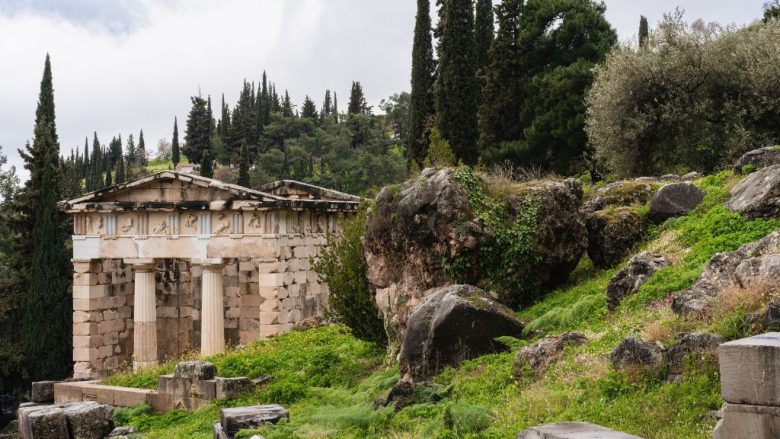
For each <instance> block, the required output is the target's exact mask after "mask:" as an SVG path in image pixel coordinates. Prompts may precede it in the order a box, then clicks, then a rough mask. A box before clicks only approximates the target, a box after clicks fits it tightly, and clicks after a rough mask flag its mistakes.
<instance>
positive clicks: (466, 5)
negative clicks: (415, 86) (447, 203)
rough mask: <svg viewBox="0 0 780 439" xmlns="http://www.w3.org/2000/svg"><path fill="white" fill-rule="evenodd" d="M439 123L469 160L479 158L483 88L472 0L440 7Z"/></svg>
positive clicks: (460, 156)
mask: <svg viewBox="0 0 780 439" xmlns="http://www.w3.org/2000/svg"><path fill="white" fill-rule="evenodd" d="M439 26H440V29H439V35H440V38H439V49H438V53H439V74H438V77H437V78H436V127H437V128H438V129H439V131H440V132H441V134H442V136H443V137H444V138H445V139H446V140H448V141H449V142H450V145H452V149H453V152H454V153H455V156H456V157H457V158H458V159H460V160H463V162H464V163H466V164H474V163H476V162H477V156H478V154H477V137H478V135H479V133H478V130H477V109H478V105H479V104H478V100H479V89H478V83H477V59H476V48H475V41H474V8H473V3H472V0H447V1H444V2H443V4H442V5H441V6H440V9H439Z"/></svg>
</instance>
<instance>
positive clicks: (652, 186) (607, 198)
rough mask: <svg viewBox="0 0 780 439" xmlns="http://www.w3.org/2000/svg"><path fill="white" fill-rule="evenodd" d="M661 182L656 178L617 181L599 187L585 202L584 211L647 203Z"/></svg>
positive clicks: (589, 211) (590, 211)
mask: <svg viewBox="0 0 780 439" xmlns="http://www.w3.org/2000/svg"><path fill="white" fill-rule="evenodd" d="M660 184H661V183H660V182H659V181H658V180H656V179H654V178H647V177H643V178H638V179H636V180H625V181H616V182H614V183H610V184H608V185H605V186H604V187H602V188H599V189H597V190H596V191H595V192H594V193H593V194H592V195H591V197H590V199H589V200H588V201H586V202H585V204H584V206H583V211H585V212H586V213H592V212H595V211H597V210H602V209H606V208H607V207H610V206H612V207H620V206H634V205H641V204H646V203H647V202H648V201H649V200H650V198H651V197H652V196H653V194H654V193H655V191H656V190H657V189H658V186H659V185H660Z"/></svg>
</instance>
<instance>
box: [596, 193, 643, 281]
mask: <svg viewBox="0 0 780 439" xmlns="http://www.w3.org/2000/svg"><path fill="white" fill-rule="evenodd" d="M585 226H586V227H587V230H588V256H590V259H591V261H593V265H595V266H596V267H612V266H614V265H615V264H617V263H618V262H620V261H621V260H623V258H625V257H626V256H628V254H629V253H630V252H631V248H632V247H633V246H634V244H636V242H637V241H639V240H640V239H642V236H644V234H645V225H644V221H642V218H641V217H640V216H639V214H638V213H636V211H634V210H633V209H631V208H630V207H618V208H608V209H604V210H599V211H596V212H593V213H590V214H588V215H587V216H586V217H585Z"/></svg>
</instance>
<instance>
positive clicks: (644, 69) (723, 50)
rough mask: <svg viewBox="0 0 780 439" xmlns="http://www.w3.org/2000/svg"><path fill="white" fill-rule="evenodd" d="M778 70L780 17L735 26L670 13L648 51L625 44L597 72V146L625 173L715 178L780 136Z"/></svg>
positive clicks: (591, 108) (593, 113)
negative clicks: (697, 172) (688, 173)
mask: <svg viewBox="0 0 780 439" xmlns="http://www.w3.org/2000/svg"><path fill="white" fill-rule="evenodd" d="M692 60H696V61H695V62H693V61H692ZM779 66H780V21H773V22H770V23H766V24H761V23H756V24H752V25H750V26H748V27H744V28H741V29H733V28H722V27H720V26H718V25H716V24H709V25H706V24H704V23H702V22H701V21H699V22H695V23H693V24H692V25H688V24H686V23H684V22H683V21H682V13H681V12H679V11H678V12H677V13H675V14H670V15H667V16H665V17H664V20H663V21H662V22H661V23H660V25H659V28H658V30H657V31H656V32H654V33H653V34H652V35H651V36H650V38H649V40H648V42H647V46H646V47H644V48H642V49H639V50H638V49H636V48H634V47H631V46H628V45H624V46H622V47H619V48H617V49H616V50H615V51H614V52H613V53H612V54H611V55H610V56H609V58H608V59H607V61H606V63H605V64H604V65H603V66H602V67H601V68H600V70H599V71H598V73H597V76H596V80H595V82H594V84H593V87H592V89H591V90H590V92H589V93H588V95H587V105H588V112H587V122H586V130H587V133H588V136H589V140H590V142H591V143H592V144H593V146H594V147H595V150H596V155H597V157H598V158H599V160H601V161H602V162H603V163H605V164H606V165H608V167H610V168H612V170H614V171H617V172H620V173H623V174H630V175H639V174H644V175H650V174H656V173H662V172H677V171H681V170H688V169H697V170H700V171H705V172H711V171H713V170H715V169H718V168H719V167H721V166H724V165H726V164H730V163H731V162H732V161H733V160H734V159H735V158H736V157H738V156H739V155H740V154H742V153H743V152H745V151H747V150H749V149H753V148H755V147H759V146H763V145H766V144H767V143H769V142H771V141H773V140H776V139H777V138H780V123H778V121H779V120H780V88H778V87H775V86H774V85H769V84H770V83H771V82H772V81H771V80H770V79H769V78H777V77H778V75H780V67H779Z"/></svg>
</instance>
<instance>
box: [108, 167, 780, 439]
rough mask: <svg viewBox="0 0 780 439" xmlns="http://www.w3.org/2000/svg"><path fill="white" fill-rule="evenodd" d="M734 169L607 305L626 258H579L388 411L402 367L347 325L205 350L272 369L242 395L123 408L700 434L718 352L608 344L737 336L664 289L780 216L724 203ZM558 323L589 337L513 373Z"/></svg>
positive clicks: (389, 430) (434, 426)
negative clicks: (680, 335)
mask: <svg viewBox="0 0 780 439" xmlns="http://www.w3.org/2000/svg"><path fill="white" fill-rule="evenodd" d="M737 181H738V177H736V176H734V175H733V174H732V173H731V172H724V173H720V174H717V175H714V176H710V177H706V178H703V179H700V180H698V181H696V184H697V185H698V186H699V187H700V188H702V189H703V190H704V191H705V192H706V194H707V195H706V197H705V199H704V201H703V202H702V203H701V205H700V206H699V207H698V208H697V209H696V210H695V211H694V212H692V213H691V214H689V215H687V216H686V217H683V218H679V219H674V220H669V221H667V222H666V223H664V224H662V225H661V226H658V227H651V229H650V231H649V233H648V237H647V239H646V240H645V242H643V243H642V244H641V246H640V247H641V248H642V249H646V250H648V251H653V252H659V253H662V254H664V255H666V256H667V257H668V258H670V260H672V261H673V265H672V266H670V267H668V268H665V269H663V270H660V271H659V272H658V273H656V275H655V276H653V277H652V278H651V280H650V281H649V282H647V283H646V284H645V285H644V286H643V287H642V288H641V289H640V291H639V292H638V293H637V294H636V295H635V296H632V297H630V298H627V299H626V300H625V301H624V302H623V303H622V304H621V305H620V306H619V307H618V309H617V310H616V311H615V312H613V313H609V312H608V311H607V309H606V299H605V294H604V290H605V288H606V285H607V283H608V282H609V279H610V278H611V277H612V276H613V275H614V274H615V273H616V271H617V270H619V269H620V268H621V267H622V265H621V266H618V267H616V268H613V269H610V270H597V269H595V268H594V267H593V265H592V264H591V263H590V261H589V260H588V259H587V257H585V258H583V260H582V261H581V263H580V265H579V266H578V267H577V269H576V270H575V271H574V273H573V274H572V276H571V280H570V282H569V283H568V284H567V285H565V286H563V287H561V288H559V289H558V290H556V291H554V292H552V293H551V294H549V295H547V296H546V297H544V298H543V299H541V300H539V301H538V302H537V303H535V304H534V305H532V306H530V307H528V308H526V309H523V310H521V311H519V312H518V316H519V317H520V318H521V319H522V320H523V321H525V322H527V328H526V333H527V335H526V337H527V338H526V339H525V340H515V339H512V338H509V337H504V339H506V340H505V342H506V344H508V345H510V346H512V352H507V353H501V354H493V355H485V356H482V357H480V358H477V359H474V360H469V361H466V362H465V363H464V364H462V365H461V366H460V367H459V368H457V369H452V368H450V369H446V370H445V371H443V372H442V373H441V374H439V375H438V376H437V377H436V378H435V379H434V380H433V382H432V383H430V384H428V385H425V386H423V387H421V388H418V389H417V391H416V393H415V396H414V402H415V403H414V404H413V405H410V406H407V407H405V408H403V409H402V410H400V411H399V412H398V413H395V414H394V413H393V409H392V408H380V409H377V410H375V409H373V408H372V405H373V402H374V401H375V400H376V399H377V398H380V397H382V396H384V395H386V393H387V391H388V390H389V389H390V388H391V386H392V385H393V384H394V383H395V381H396V380H397V379H398V377H399V372H398V368H397V367H395V366H393V367H387V366H385V365H383V364H382V360H383V352H382V351H381V350H379V349H377V348H375V347H374V346H372V345H371V344H368V343H365V342H362V341H359V340H357V339H355V338H354V337H352V336H351V335H349V334H348V333H347V332H346V330H345V329H344V328H343V327H340V326H326V327H321V328H316V329H312V330H308V331H305V332H293V333H290V334H285V335H282V336H279V337H275V338H273V339H271V340H267V341H263V342H256V343H254V344H252V345H250V346H248V347H246V348H244V349H241V350H232V351H230V352H228V353H226V354H223V355H219V356H215V357H213V358H211V360H212V361H214V362H215V363H216V364H217V367H218V369H219V371H220V374H222V375H228V376H233V375H247V376H250V377H255V376H260V375H265V374H268V375H271V376H272V377H273V379H272V381H271V382H270V383H269V384H268V385H267V386H266V387H263V388H261V389H259V390H258V391H256V392H254V393H252V394H250V395H246V396H244V397H242V398H240V399H239V400H234V401H217V402H215V403H214V404H211V405H209V406H207V407H204V408H202V409H200V410H198V411H195V412H193V413H185V412H181V411H173V412H170V413H167V414H154V413H149V412H148V410H145V409H141V408H139V409H134V410H131V411H123V412H120V415H119V416H120V417H122V420H124V421H125V422H129V423H131V424H132V425H134V426H136V427H137V428H139V430H140V431H141V432H142V433H143V434H144V437H150V438H188V439H189V438H204V439H205V438H209V437H211V436H210V433H209V429H210V425H211V422H212V421H213V420H215V419H217V418H218V414H219V413H218V410H219V407H221V406H225V405H231V406H234V405H245V404H257V403H271V402H276V403H282V404H284V405H285V406H286V407H287V408H288V409H289V410H290V413H291V421H290V422H289V423H283V424H281V425H278V426H269V427H266V428H263V429H260V430H257V431H254V432H249V431H247V432H243V433H241V434H240V435H239V437H245V438H248V437H250V436H251V434H252V433H260V434H262V435H264V436H265V437H266V438H268V439H279V438H374V437H384V438H394V439H398V438H418V437H425V438H439V439H443V438H513V437H515V436H516V435H517V433H518V432H520V431H521V430H523V429H525V428H527V427H530V426H533V425H538V424H543V423H548V422H557V421H588V422H594V423H597V424H600V425H604V426H607V427H610V428H614V429H617V430H620V431H626V432H628V433H631V434H636V435H640V436H642V437H645V438H648V439H672V438H701V439H704V438H709V437H711V435H712V428H713V427H714V421H712V420H710V419H709V418H708V417H706V416H705V414H706V413H707V412H708V411H710V410H716V409H718V408H719V407H720V405H721V403H722V401H721V398H720V385H719V377H718V373H717V368H716V367H715V366H716V365H714V364H712V363H707V362H704V363H702V364H697V365H695V366H691V367H689V368H688V370H687V371H686V373H685V374H684V375H683V377H682V378H681V379H680V380H678V381H675V382H674V383H667V382H663V381H658V380H655V379H650V378H646V377H638V378H636V377H635V378H629V377H627V376H625V375H623V374H621V373H618V372H615V371H614V370H613V369H612V368H611V366H610V365H609V353H610V352H611V351H612V349H614V347H615V346H616V345H617V343H618V342H619V341H620V340H621V339H622V338H624V337H627V336H630V335H634V336H640V337H641V336H643V334H644V332H645V331H646V330H647V329H648V327H650V326H651V325H653V324H657V323H658V322H662V323H664V324H666V325H668V326H669V327H671V328H672V329H674V330H678V329H683V328H684V329H685V330H715V331H717V332H720V333H722V334H723V335H724V336H726V337H727V338H734V337H741V336H744V335H746V332H745V328H743V327H742V325H741V320H742V318H743V316H744V312H743V311H741V310H740V309H735V310H734V311H733V312H731V313H729V314H727V315H725V316H724V318H722V319H720V320H718V321H716V322H710V321H706V320H686V319H683V318H681V317H676V316H674V317H670V315H671V311H669V308H668V305H667V302H665V301H664V299H666V298H667V297H668V296H669V295H670V294H671V293H673V292H677V291H681V290H684V289H685V288H688V287H689V286H690V285H692V284H693V283H694V282H695V281H696V280H697V279H698V277H699V276H700V274H701V272H702V270H703V268H704V266H705V264H706V263H707V261H708V260H709V259H710V257H712V255H714V254H715V253H717V252H723V251H731V250H734V249H736V248H737V247H738V246H739V245H741V244H743V243H745V242H750V241H755V240H757V239H760V238H761V237H763V236H765V235H767V234H769V233H770V232H772V231H774V230H778V229H780V221H778V220H771V221H765V220H755V221H748V220H745V219H743V218H742V217H740V216H739V215H736V214H734V213H732V212H729V211H728V210H726V209H725V208H724V207H723V201H724V200H725V199H726V198H727V196H728V190H729V188H730V187H732V186H733V185H734V184H735V183H736V182H737ZM624 263H625V262H624ZM567 330H577V331H582V332H583V333H585V335H586V336H587V337H588V339H589V342H588V343H587V344H585V345H582V346H576V347H570V348H567V350H566V351H565V352H564V354H563V357H562V358H561V360H560V361H558V362H557V363H554V364H552V365H551V367H550V368H549V369H548V370H547V371H546V372H545V373H543V374H542V375H541V376H540V377H533V376H531V375H526V376H524V377H523V378H521V379H519V380H518V379H516V378H515V377H514V374H513V360H514V352H515V351H516V350H517V349H518V348H519V347H520V346H524V345H527V344H529V343H531V342H532V341H534V340H536V339H538V338H539V337H542V336H544V335H547V334H554V333H559V332H562V331H567ZM664 340H667V338H664ZM170 368H171V365H164V366H161V368H160V369H158V370H154V371H150V372H145V373H144V374H141V375H119V376H116V377H113V378H111V382H112V383H114V384H124V385H135V386H140V387H149V386H150V384H151V383H153V382H154V380H155V379H156V374H159V373H163V372H165V371H168V370H170ZM152 387H153V386H152Z"/></svg>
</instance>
